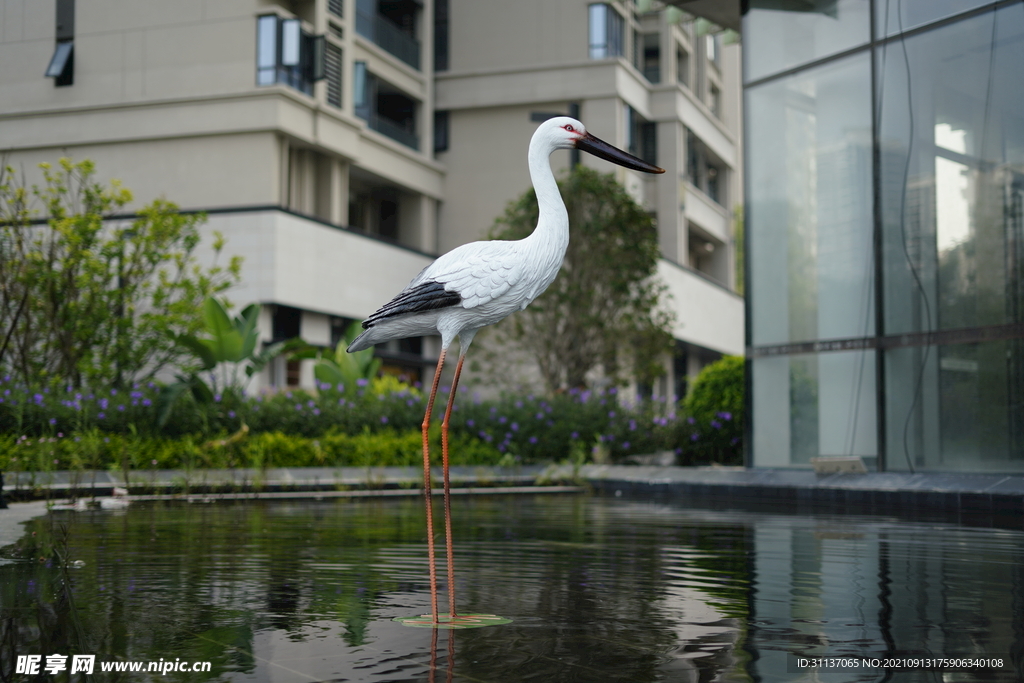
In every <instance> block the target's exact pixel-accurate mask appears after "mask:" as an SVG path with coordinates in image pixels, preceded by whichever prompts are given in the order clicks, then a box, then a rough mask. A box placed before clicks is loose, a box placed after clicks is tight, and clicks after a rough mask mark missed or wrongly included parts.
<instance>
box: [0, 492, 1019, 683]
mask: <svg viewBox="0 0 1024 683" xmlns="http://www.w3.org/2000/svg"><path fill="white" fill-rule="evenodd" d="M464 505H465V513H466V514H464V515H461V516H460V517H459V519H457V520H455V521H454V522H455V524H456V527H457V528H456V529H455V533H456V534H457V535H458V536H459V537H460V538H462V539H465V542H464V548H463V550H462V551H461V552H460V558H461V559H460V562H461V565H462V566H463V567H464V571H463V572H462V573H461V575H460V577H459V579H458V580H459V585H458V589H459V592H460V599H462V600H464V603H463V609H465V610H466V611H467V612H468V611H474V612H488V613H497V614H501V615H502V616H507V617H510V618H512V619H513V620H514V621H513V622H512V623H511V624H507V625H503V626H492V627H486V628H479V629H469V630H464V631H459V632H458V633H457V634H456V632H455V631H445V632H444V633H440V632H439V631H438V630H436V629H418V628H408V627H405V626H403V625H401V624H398V623H395V622H393V621H391V619H393V618H394V617H401V616H412V615H416V614H423V613H425V612H426V611H428V610H429V589H428V586H427V579H426V575H427V571H426V559H425V557H424V553H423V550H422V541H423V539H422V537H421V534H422V531H421V530H422V528H423V525H422V517H421V516H422V514H423V508H422V506H421V505H420V503H419V501H418V500H417V499H408V500H394V499H390V500H379V501H373V500H365V499H362V500H350V501H344V500H338V501H323V502H303V503H280V502H276V503H269V502H246V503H238V504H216V505H202V504H196V505H185V504H153V505H148V506H138V507H135V508H132V509H129V510H128V511H121V512H119V513H114V512H105V511H89V512H83V513H74V514H65V515H57V514H54V515H52V516H51V518H50V519H41V520H36V521H34V522H32V523H30V524H29V526H28V534H27V535H26V536H25V537H24V538H23V539H22V541H21V542H20V543H19V544H18V546H16V547H13V548H8V549H7V550H5V551H4V554H6V555H7V556H8V557H14V558H17V559H16V560H15V561H14V562H10V563H7V564H4V565H2V566H0V680H3V681H8V680H14V679H17V678H20V677H17V676H15V675H14V673H13V665H14V662H15V660H16V657H17V655H24V654H43V655H46V654H52V653H59V654H65V655H72V654H95V655H97V671H96V673H95V674H94V675H93V677H92V680H95V681H106V680H111V681H113V680H127V679H126V678H125V676H126V674H124V673H120V674H117V673H104V672H102V671H101V670H100V663H101V662H110V661H115V660H116V661H146V662H148V661H157V660H159V659H160V658H165V659H167V658H170V659H175V658H181V660H188V661H209V662H211V664H212V667H211V669H212V670H211V671H210V672H209V673H204V674H199V675H197V674H192V673H189V674H187V675H186V674H175V673H170V674H168V675H167V677H168V678H169V679H175V677H176V676H177V679H178V680H224V681H273V682H275V683H277V682H290V681H296V682H298V681H321V680H332V681H436V680H440V679H441V677H442V674H443V676H444V680H446V681H499V682H502V683H505V682H515V681H597V680H600V681H663V680H664V681H712V680H718V681H783V680H821V681H828V680H836V681H878V680H892V681H917V680H921V681H930V680H940V679H942V678H941V675H940V674H936V673H933V672H913V671H911V672H899V673H893V674H891V675H890V676H888V677H886V675H885V674H884V673H883V672H878V671H870V672H856V673H839V674H836V673H831V674H829V673H822V674H820V675H818V676H817V677H815V676H809V675H806V674H800V673H793V672H789V671H787V658H786V657H787V653H795V654H800V655H819V654H840V655H847V654H872V655H878V654H884V653H894V652H902V651H908V650H913V651H927V652H931V653H933V654H946V655H949V654H955V655H965V654H975V653H977V654H987V655H994V656H1001V657H1004V658H1007V659H1009V658H1013V662H1014V663H1015V666H1016V667H1017V671H1016V672H1014V671H1013V670H1012V669H1011V668H1007V669H1004V670H1002V671H1001V672H987V673H988V674H991V675H987V677H986V676H968V677H967V678H964V677H963V676H960V677H959V678H958V677H957V676H953V677H952V678H951V677H948V676H947V677H946V678H945V679H942V680H982V679H985V680H1005V681H1012V680H1020V676H1019V675H1018V674H1019V672H1020V671H1021V670H1022V669H1021V664H1020V662H1021V655H1022V650H1024V632H1022V624H1024V569H1022V568H1024V534H1022V533H1019V532H1013V531H1003V530H991V529H967V528H960V527H955V526H951V525H929V524H923V523H911V522H899V521H895V520H893V519H889V518H867V517H834V516H795V515H779V514H754V513H750V512H740V511H734V512H728V511H722V510H707V509H694V508H683V507H678V506H673V505H667V504H657V503H653V502H631V501H627V500H622V499H602V498H588V497H584V496H526V497H511V496H505V497H500V496H495V497H486V498H473V499H467V500H466V501H465V503H464ZM61 523H63V524H66V526H67V529H68V533H67V534H66V536H65V535H63V534H62V532H61V531H60V526H59V524H61ZM41 558H42V559H41ZM82 563H84V565H83V564H82ZM76 565H78V566H76ZM445 639H447V640H445ZM456 639H458V656H457V657H456ZM62 676H63V677H62ZM161 678H163V677H161ZM143 679H145V676H144V675H143V676H142V677H141V678H139V679H138V680H143ZM55 680H67V675H66V674H58V676H57V677H56V678H55Z"/></svg>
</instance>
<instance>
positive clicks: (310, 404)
mask: <svg viewBox="0 0 1024 683" xmlns="http://www.w3.org/2000/svg"><path fill="white" fill-rule="evenodd" d="M306 405H307V406H309V407H310V408H312V407H314V406H315V405H316V401H312V400H310V401H307V402H306Z"/></svg>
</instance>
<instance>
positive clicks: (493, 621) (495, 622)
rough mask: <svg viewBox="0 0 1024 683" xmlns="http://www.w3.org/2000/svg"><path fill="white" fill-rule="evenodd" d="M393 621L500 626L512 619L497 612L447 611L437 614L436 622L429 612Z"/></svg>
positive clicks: (419, 624) (421, 624)
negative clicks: (453, 613)
mask: <svg viewBox="0 0 1024 683" xmlns="http://www.w3.org/2000/svg"><path fill="white" fill-rule="evenodd" d="M392 621H397V622H398V623H399V624H402V625H403V626H412V627H414V628H452V629H454V628H481V627H483V626H500V625H502V624H511V623H512V620H511V619H506V618H505V617H499V616H498V615H496V614H476V613H472V612H471V613H468V614H456V615H455V617H451V616H449V615H448V613H447V612H444V613H441V614H438V615H437V623H436V624H435V623H434V617H433V616H431V615H429V614H421V615H419V616H416V617H395V618H394V619H392Z"/></svg>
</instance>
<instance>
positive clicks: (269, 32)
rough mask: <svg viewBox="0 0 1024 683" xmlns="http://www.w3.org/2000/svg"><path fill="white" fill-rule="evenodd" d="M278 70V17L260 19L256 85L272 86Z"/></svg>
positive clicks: (257, 24) (258, 24) (257, 33)
mask: <svg viewBox="0 0 1024 683" xmlns="http://www.w3.org/2000/svg"><path fill="white" fill-rule="evenodd" d="M276 69H277V17H275V16H266V17H260V18H259V20H258V21H257V23H256V83H257V84H258V85H271V84H273V83H274V82H275V81H276V80H277V79H276Z"/></svg>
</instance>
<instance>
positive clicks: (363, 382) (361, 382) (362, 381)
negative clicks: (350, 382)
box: [356, 377, 370, 387]
mask: <svg viewBox="0 0 1024 683" xmlns="http://www.w3.org/2000/svg"><path fill="white" fill-rule="evenodd" d="M369 383H370V380H368V379H365V378H363V377H360V378H359V379H357V380H356V386H357V387H365V386H366V385H367V384H369Z"/></svg>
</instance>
